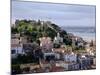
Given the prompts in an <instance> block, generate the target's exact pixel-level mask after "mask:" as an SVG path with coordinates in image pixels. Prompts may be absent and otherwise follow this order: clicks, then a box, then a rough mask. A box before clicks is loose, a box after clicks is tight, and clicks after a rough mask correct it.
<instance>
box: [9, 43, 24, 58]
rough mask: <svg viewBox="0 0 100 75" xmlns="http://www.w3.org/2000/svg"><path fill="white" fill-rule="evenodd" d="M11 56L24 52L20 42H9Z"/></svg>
mask: <svg viewBox="0 0 100 75" xmlns="http://www.w3.org/2000/svg"><path fill="white" fill-rule="evenodd" d="M11 53H12V58H15V57H16V56H17V55H18V54H24V52H23V46H22V45H21V44H11Z"/></svg>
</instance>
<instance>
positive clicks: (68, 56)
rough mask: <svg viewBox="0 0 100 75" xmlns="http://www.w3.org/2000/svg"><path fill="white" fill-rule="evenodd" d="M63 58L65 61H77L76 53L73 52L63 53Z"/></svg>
mask: <svg viewBox="0 0 100 75" xmlns="http://www.w3.org/2000/svg"><path fill="white" fill-rule="evenodd" d="M64 60H65V61H66V62H76V61H77V55H76V54H74V53H71V54H65V55H64Z"/></svg>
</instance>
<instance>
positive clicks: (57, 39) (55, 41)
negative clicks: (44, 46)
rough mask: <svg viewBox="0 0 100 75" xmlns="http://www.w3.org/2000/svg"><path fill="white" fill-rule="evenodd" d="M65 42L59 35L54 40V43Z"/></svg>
mask: <svg viewBox="0 0 100 75" xmlns="http://www.w3.org/2000/svg"><path fill="white" fill-rule="evenodd" d="M62 42H63V38H61V37H60V34H59V33H57V36H56V37H55V38H54V43H56V44H60V43H62Z"/></svg>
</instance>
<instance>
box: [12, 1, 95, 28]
mask: <svg viewBox="0 0 100 75" xmlns="http://www.w3.org/2000/svg"><path fill="white" fill-rule="evenodd" d="M16 19H34V20H38V19H41V20H50V21H52V22H53V23H55V24H58V25H59V26H95V6H84V5H68V4H51V3H36V2H20V1H12V22H13V23H14V21H15V20H16Z"/></svg>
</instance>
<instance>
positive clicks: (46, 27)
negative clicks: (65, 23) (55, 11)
mask: <svg viewBox="0 0 100 75" xmlns="http://www.w3.org/2000/svg"><path fill="white" fill-rule="evenodd" d="M58 32H59V33H60V36H61V37H63V39H64V41H63V42H64V43H65V44H66V45H71V43H72V42H71V39H70V38H68V34H67V32H66V31H65V30H62V29H61V28H60V27H59V26H58V25H56V24H53V23H51V22H49V21H48V22H43V23H42V22H41V21H40V20H38V21H35V20H16V22H15V26H14V27H13V26H12V28H11V33H12V34H14V33H20V34H21V36H23V35H26V36H29V37H30V38H31V40H32V42H34V41H35V42H38V39H39V38H40V37H42V36H49V37H51V38H52V40H53V39H54V37H55V36H56V35H57V33H58Z"/></svg>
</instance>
